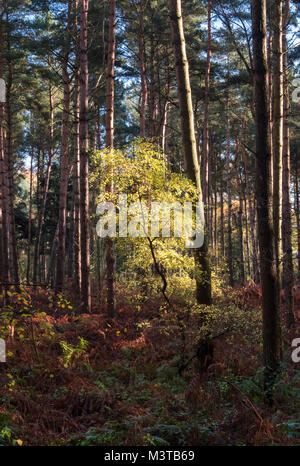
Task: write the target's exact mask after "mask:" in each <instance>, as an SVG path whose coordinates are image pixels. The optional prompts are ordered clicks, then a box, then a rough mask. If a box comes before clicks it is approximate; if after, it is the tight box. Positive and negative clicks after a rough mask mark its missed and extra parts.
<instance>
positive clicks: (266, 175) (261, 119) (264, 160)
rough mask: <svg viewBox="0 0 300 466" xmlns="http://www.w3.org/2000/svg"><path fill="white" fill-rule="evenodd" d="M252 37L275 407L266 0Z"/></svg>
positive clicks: (256, 12) (266, 330)
mask: <svg viewBox="0 0 300 466" xmlns="http://www.w3.org/2000/svg"><path fill="white" fill-rule="evenodd" d="M252 38H253V65H254V74H253V77H254V92H255V129H256V197H257V219H258V238H259V248H260V270H261V286H262V305H263V356H264V365H265V374H264V382H265V390H266V398H267V401H268V402H269V403H270V404H272V401H273V398H272V389H273V386H274V381H275V377H276V374H277V370H278V367H279V363H280V359H281V331H280V305H279V302H278V299H277V296H278V293H277V291H278V276H277V273H276V255H275V238H274V231H273V225H272V209H271V206H272V189H271V154H270V145H269V138H268V133H267V131H266V128H268V122H269V118H268V65H267V42H266V40H267V37H266V0H252Z"/></svg>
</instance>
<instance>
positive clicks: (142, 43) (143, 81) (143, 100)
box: [139, 0, 148, 139]
mask: <svg viewBox="0 0 300 466" xmlns="http://www.w3.org/2000/svg"><path fill="white" fill-rule="evenodd" d="M147 3H148V2H147V1H146V3H145V4H144V5H142V2H141V0H140V3H139V9H140V11H139V62H140V75H141V108H140V137H141V138H143V139H144V138H145V137H146V109H147V101H148V86H147V74H146V61H145V37H144V35H145V32H144V30H145V26H144V12H145V8H146V6H147Z"/></svg>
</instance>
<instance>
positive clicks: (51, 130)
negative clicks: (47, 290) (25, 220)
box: [33, 86, 54, 283]
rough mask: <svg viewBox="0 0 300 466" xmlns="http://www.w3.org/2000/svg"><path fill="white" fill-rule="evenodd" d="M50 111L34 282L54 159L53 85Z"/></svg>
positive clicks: (34, 275) (34, 264)
mask: <svg viewBox="0 0 300 466" xmlns="http://www.w3.org/2000/svg"><path fill="white" fill-rule="evenodd" d="M49 113H50V126H49V156H48V165H47V171H46V179H45V188H44V192H43V198H42V207H41V211H40V213H39V217H38V231H37V240H36V245H35V252H34V263H33V282H34V283H36V282H37V274H38V268H39V257H40V249H41V240H42V230H43V225H44V221H45V211H46V203H47V197H48V190H49V183H50V175H51V167H52V159H53V155H54V101H53V91H52V86H50V87H49Z"/></svg>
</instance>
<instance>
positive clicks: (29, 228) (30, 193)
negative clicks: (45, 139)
mask: <svg viewBox="0 0 300 466" xmlns="http://www.w3.org/2000/svg"><path fill="white" fill-rule="evenodd" d="M33 158H34V149H33V147H32V148H31V157H30V181H29V213H28V241H27V270H26V281H27V283H29V281H30V270H31V236H32V233H31V231H32V178H33Z"/></svg>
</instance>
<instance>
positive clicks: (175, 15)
mask: <svg viewBox="0 0 300 466" xmlns="http://www.w3.org/2000/svg"><path fill="white" fill-rule="evenodd" d="M170 16H171V29H172V41H173V49H174V55H175V68H176V79H177V86H178V94H179V107H180V120H181V131H182V144H183V150H184V158H185V169H186V173H187V176H188V177H189V178H190V179H191V180H192V181H193V182H194V183H195V185H196V187H197V191H198V197H199V201H200V202H202V201H203V199H202V188H201V180H200V168H199V162H198V155H197V146H196V138H195V126H194V111H193V105H192V93H191V85H190V78H189V65H188V59H187V55H186V45H185V38H184V30H183V20H182V12H181V0H170ZM194 255H195V276H196V299H197V302H198V303H199V304H207V305H210V304H211V272H210V265H209V256H208V248H207V235H206V232H205V234H204V244H203V246H201V247H200V248H197V249H195V250H194Z"/></svg>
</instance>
